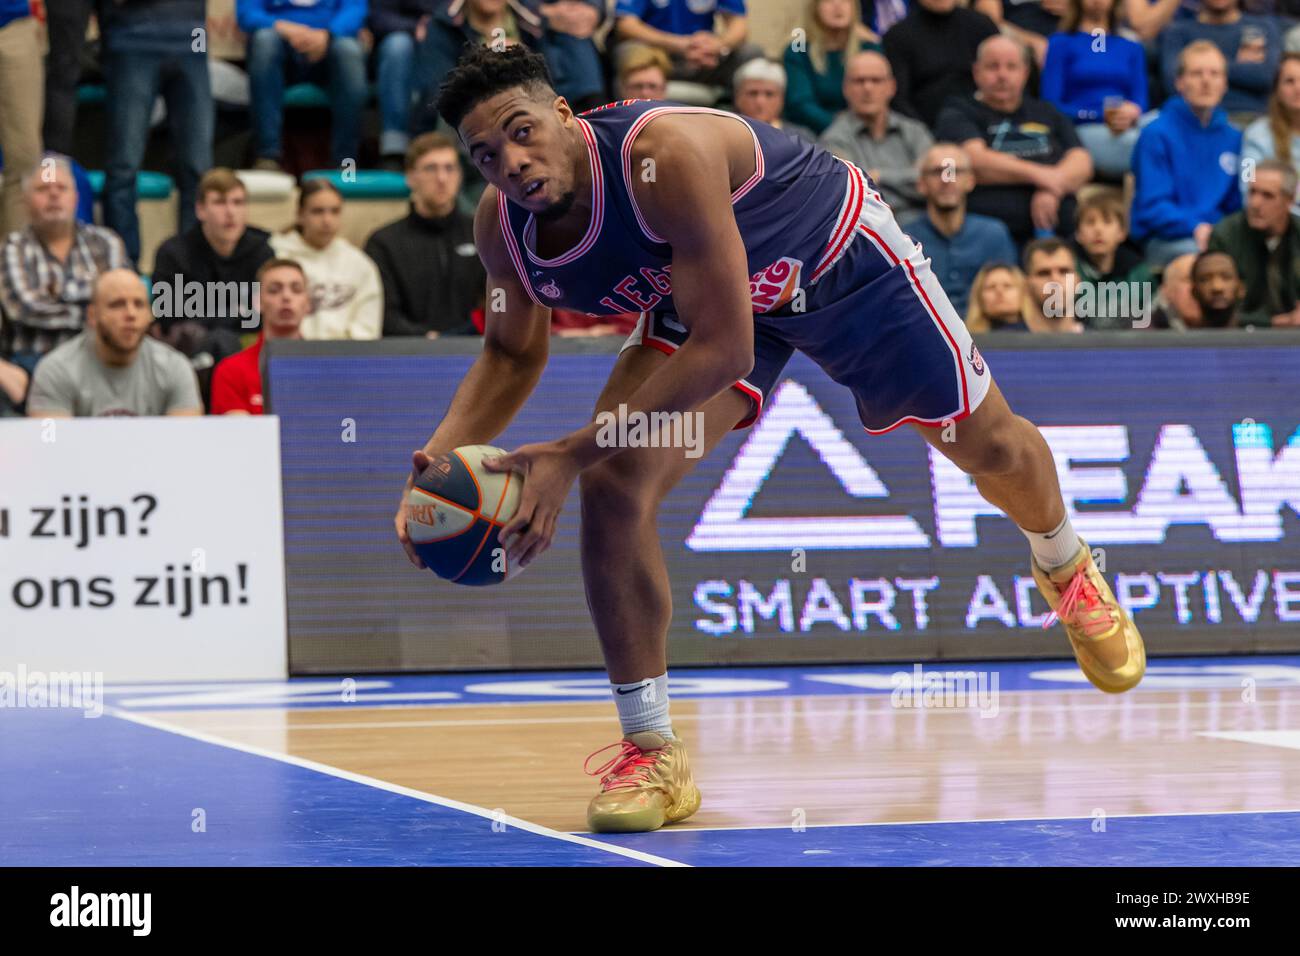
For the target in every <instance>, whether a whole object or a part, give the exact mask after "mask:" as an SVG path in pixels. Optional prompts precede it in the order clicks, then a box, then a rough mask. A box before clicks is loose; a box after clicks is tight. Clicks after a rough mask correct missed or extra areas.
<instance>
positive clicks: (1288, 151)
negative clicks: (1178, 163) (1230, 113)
mask: <svg viewBox="0 0 1300 956" xmlns="http://www.w3.org/2000/svg"><path fill="white" fill-rule="evenodd" d="M1265 159H1276V160H1280V161H1281V162H1284V163H1286V164H1287V165H1288V166H1290V167H1291V168H1292V169H1294V170H1295V171H1296V173H1297V175H1300V53H1284V54H1282V62H1281V63H1279V64H1278V67H1277V75H1276V76H1274V77H1273V94H1272V95H1271V96H1270V97H1269V98H1268V113H1266V114H1265V115H1263V116H1261V117H1260V118H1259V119H1257V120H1255V121H1254V122H1253V123H1251V124H1250V125H1249V126H1247V127H1246V131H1245V133H1243V134H1242V138H1241V160H1242V163H1243V164H1245V163H1247V162H1252V161H1253V163H1254V164H1255V165H1258V164H1259V162H1260V161H1261V160H1265ZM1248 168H1253V167H1248ZM1249 188H1250V179H1249V177H1247V176H1242V177H1241V194H1242V199H1245V197H1246V190H1247V189H1249ZM1291 209H1292V211H1293V212H1297V213H1300V203H1296V202H1294V201H1293V202H1292V205H1291Z"/></svg>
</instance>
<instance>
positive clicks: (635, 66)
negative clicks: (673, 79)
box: [618, 46, 673, 100]
mask: <svg viewBox="0 0 1300 956" xmlns="http://www.w3.org/2000/svg"><path fill="white" fill-rule="evenodd" d="M672 68H673V64H672V61H671V60H669V59H668V54H667V53H665V52H664V51H663V50H656V49H654V47H648V46H644V47H640V48H639V49H636V50H632V51H631V52H629V53H628V54H627V56H625V57H623V65H622V66H621V67H620V68H619V71H618V95H619V96H620V97H621V98H622V99H625V100H662V99H665V98H667V96H668V74H669V72H670V71H671V70H672Z"/></svg>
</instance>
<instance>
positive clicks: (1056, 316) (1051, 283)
mask: <svg viewBox="0 0 1300 956" xmlns="http://www.w3.org/2000/svg"><path fill="white" fill-rule="evenodd" d="M1024 261H1025V282H1026V285H1027V287H1028V289H1029V306H1030V308H1029V320H1028V321H1029V331H1030V332H1082V331H1083V325H1082V323H1080V322H1079V320H1078V319H1077V318H1075V314H1074V295H1075V290H1076V289H1077V288H1078V274H1077V272H1076V271H1075V262H1074V253H1073V252H1071V251H1070V247H1069V246H1068V245H1066V244H1065V243H1064V242H1063V241H1061V240H1060V239H1057V238H1055V237H1052V238H1046V239H1035V240H1034V241H1033V242H1031V243H1029V244H1028V245H1027V246H1025V255H1024Z"/></svg>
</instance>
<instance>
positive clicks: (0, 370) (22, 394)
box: [0, 359, 31, 418]
mask: <svg viewBox="0 0 1300 956" xmlns="http://www.w3.org/2000/svg"><path fill="white" fill-rule="evenodd" d="M30 378H31V376H29V375H28V374H27V370H26V369H24V368H23V367H22V366H21V365H15V364H14V363H13V362H6V361H5V360H4V359H0V418H16V417H19V416H21V415H22V413H23V412H22V408H23V403H24V402H25V401H26V400H27V382H28V380H29V379H30Z"/></svg>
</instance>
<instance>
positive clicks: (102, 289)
mask: <svg viewBox="0 0 1300 956" xmlns="http://www.w3.org/2000/svg"><path fill="white" fill-rule="evenodd" d="M152 322H153V314H152V313H151V312H150V310H149V299H148V296H147V295H146V294H145V288H144V283H143V282H142V281H141V280H140V277H139V276H138V275H136V274H135V273H134V272H132V271H131V270H130V269H112V270H110V271H108V272H103V273H101V274H100V275H99V277H98V278H97V279H96V281H95V286H94V289H93V291H92V292H91V299H90V305H89V306H88V307H87V309H86V331H84V332H82V333H80V334H79V335H77V336H76V337H75V338H72V339H69V340H68V341H67V342H64V343H63V344H62V345H60V346H59V347H58V348H56V349H54V350H53V351H52V352H50V353H49V354H48V355H46V356H45V358H43V359H41V361H40V363H39V364H38V365H37V366H36V372H35V374H34V375H33V376H32V385H31V390H30V392H29V393H28V396H27V414H28V415H29V416H30V417H32V418H70V417H95V416H105V415H202V414H203V402H202V400H201V399H200V398H199V383H198V380H197V379H196V378H195V377H194V369H193V368H192V367H191V366H190V363H189V360H188V359H186V358H185V356H184V355H182V354H181V353H180V352H178V351H176V350H175V349H174V348H172V347H171V346H169V345H164V344H163V343H162V342H159V341H158V340H157V339H155V338H151V337H150V336H149V334H148V333H149V326H150V325H151V324H152Z"/></svg>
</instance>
